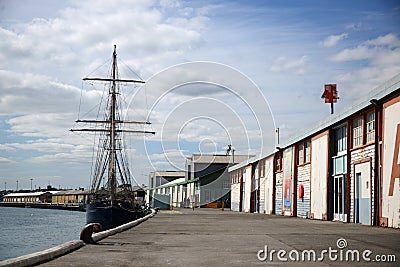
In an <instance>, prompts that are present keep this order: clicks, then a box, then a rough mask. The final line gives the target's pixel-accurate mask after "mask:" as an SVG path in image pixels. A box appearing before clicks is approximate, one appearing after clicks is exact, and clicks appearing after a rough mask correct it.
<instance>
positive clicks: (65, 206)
mask: <svg viewBox="0 0 400 267" xmlns="http://www.w3.org/2000/svg"><path fill="white" fill-rule="evenodd" d="M0 207H14V208H34V209H55V210H72V211H83V212H84V211H86V209H85V207H83V206H79V205H71V204H69V205H68V204H51V203H16V202H14V203H8V202H0Z"/></svg>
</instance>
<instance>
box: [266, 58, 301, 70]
mask: <svg viewBox="0 0 400 267" xmlns="http://www.w3.org/2000/svg"><path fill="white" fill-rule="evenodd" d="M306 61H307V56H302V57H300V58H290V59H288V58H286V57H284V56H281V57H278V58H277V59H276V60H275V65H273V66H271V67H270V68H269V69H270V71H273V72H286V73H288V75H290V74H296V75H304V74H305V66H306Z"/></svg>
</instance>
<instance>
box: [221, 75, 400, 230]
mask: <svg viewBox="0 0 400 267" xmlns="http://www.w3.org/2000/svg"><path fill="white" fill-rule="evenodd" d="M399 150H400V74H399V75H397V76H395V77H394V78H393V79H391V80H389V81H388V82H386V83H385V84H383V85H381V86H379V87H378V88H376V89H375V90H373V91H371V92H370V93H369V94H368V95H367V96H366V97H365V98H362V99H360V100H358V101H357V102H356V103H354V104H353V105H351V106H350V107H348V108H346V109H344V110H342V111H341V112H338V113H336V114H333V115H330V116H329V117H327V118H326V119H324V120H322V121H320V122H318V123H317V124H316V125H314V126H313V127H311V128H310V129H306V130H305V131H304V132H302V133H300V134H299V135H297V136H293V137H292V138H291V139H290V140H288V141H287V142H286V143H284V144H280V145H279V147H277V148H276V149H275V150H274V151H271V152H270V153H267V154H265V155H260V156H257V157H254V158H252V159H250V160H247V161H244V162H241V163H240V164H237V165H235V166H233V167H231V168H229V172H230V176H231V201H232V209H233V210H236V211H243V212H261V213H267V214H278V215H284V216H298V217H303V218H310V219H319V220H334V221H342V222H351V223H360V224H365V225H380V226H388V227H394V228H399V227H400V220H399V218H400V158H399Z"/></svg>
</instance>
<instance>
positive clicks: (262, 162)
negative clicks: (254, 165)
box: [258, 159, 265, 177]
mask: <svg viewBox="0 0 400 267" xmlns="http://www.w3.org/2000/svg"><path fill="white" fill-rule="evenodd" d="M258 171H259V176H260V177H264V176H265V159H263V160H260V162H259V165H258Z"/></svg>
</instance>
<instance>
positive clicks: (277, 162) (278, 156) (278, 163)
mask: <svg viewBox="0 0 400 267" xmlns="http://www.w3.org/2000/svg"><path fill="white" fill-rule="evenodd" d="M275 171H277V172H281V171H282V152H277V153H276V154H275Z"/></svg>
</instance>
